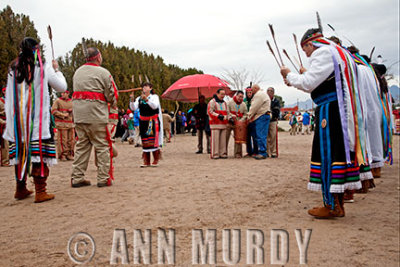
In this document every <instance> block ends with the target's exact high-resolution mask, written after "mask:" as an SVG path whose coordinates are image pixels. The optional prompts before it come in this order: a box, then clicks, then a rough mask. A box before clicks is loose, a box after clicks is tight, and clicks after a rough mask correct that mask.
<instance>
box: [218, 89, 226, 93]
mask: <svg viewBox="0 0 400 267" xmlns="http://www.w3.org/2000/svg"><path fill="white" fill-rule="evenodd" d="M221 91H225V89H224V88H219V89H218V90H217V94H219V93H220V92H221Z"/></svg>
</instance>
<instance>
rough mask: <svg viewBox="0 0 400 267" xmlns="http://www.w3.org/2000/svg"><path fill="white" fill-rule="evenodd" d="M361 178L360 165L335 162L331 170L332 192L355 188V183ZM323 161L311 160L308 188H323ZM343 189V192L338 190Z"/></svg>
mask: <svg viewBox="0 0 400 267" xmlns="http://www.w3.org/2000/svg"><path fill="white" fill-rule="evenodd" d="M359 180H360V167H358V166H355V165H354V162H352V164H346V163H345V162H333V163H332V171H331V187H330V192H331V193H343V192H344V190H346V189H349V190H352V189H354V186H355V184H358V183H359ZM321 185H322V177H321V163H318V162H311V171H310V182H309V185H308V188H309V189H311V190H321ZM338 191H341V192H338Z"/></svg>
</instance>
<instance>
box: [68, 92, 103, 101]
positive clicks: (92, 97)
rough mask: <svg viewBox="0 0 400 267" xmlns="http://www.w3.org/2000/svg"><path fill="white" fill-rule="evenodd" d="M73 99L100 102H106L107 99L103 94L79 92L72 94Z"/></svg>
mask: <svg viewBox="0 0 400 267" xmlns="http://www.w3.org/2000/svg"><path fill="white" fill-rule="evenodd" d="M72 99H81V100H100V101H104V102H106V97H105V96H104V94H103V93H98V92H86V91H78V92H74V93H73V94H72Z"/></svg>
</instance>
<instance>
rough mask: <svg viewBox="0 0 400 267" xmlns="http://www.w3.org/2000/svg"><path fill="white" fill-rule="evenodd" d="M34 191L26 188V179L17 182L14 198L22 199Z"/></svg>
mask: <svg viewBox="0 0 400 267" xmlns="http://www.w3.org/2000/svg"><path fill="white" fill-rule="evenodd" d="M32 193H33V192H32V191H30V190H28V189H27V188H26V180H23V181H18V182H17V189H16V190H15V194H14V198H16V199H18V200H21V199H25V198H27V197H29V195H30V194H32Z"/></svg>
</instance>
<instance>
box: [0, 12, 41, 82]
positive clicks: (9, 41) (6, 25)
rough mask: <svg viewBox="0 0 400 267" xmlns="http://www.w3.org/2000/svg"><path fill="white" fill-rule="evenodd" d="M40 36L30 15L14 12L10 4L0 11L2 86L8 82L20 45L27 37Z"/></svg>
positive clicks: (0, 80)
mask: <svg viewBox="0 0 400 267" xmlns="http://www.w3.org/2000/svg"><path fill="white" fill-rule="evenodd" d="M27 36H29V37H32V38H35V39H36V40H38V41H39V42H40V38H39V36H38V34H37V30H36V29H35V25H34V23H33V22H32V21H31V20H30V19H29V16H25V15H23V14H14V12H13V11H12V9H11V7H10V6H6V7H5V8H4V9H3V10H1V12H0V86H1V88H3V87H5V86H6V84H7V73H8V68H9V65H10V63H11V61H13V60H14V59H15V58H16V57H17V56H18V53H19V45H20V43H21V41H22V40H23V39H24V38H25V37H27Z"/></svg>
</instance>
